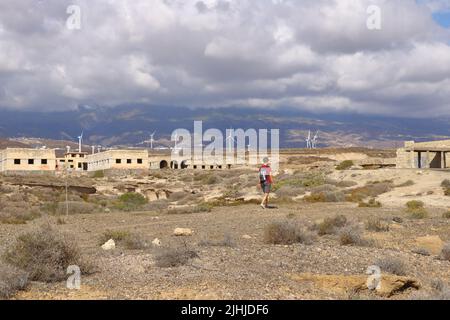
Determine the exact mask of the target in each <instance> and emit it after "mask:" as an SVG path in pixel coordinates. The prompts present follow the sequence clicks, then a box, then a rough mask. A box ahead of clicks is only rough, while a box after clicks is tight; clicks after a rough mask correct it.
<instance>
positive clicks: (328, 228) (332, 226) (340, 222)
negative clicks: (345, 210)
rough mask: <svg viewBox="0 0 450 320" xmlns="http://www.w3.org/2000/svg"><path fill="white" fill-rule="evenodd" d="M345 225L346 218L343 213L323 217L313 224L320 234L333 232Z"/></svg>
mask: <svg viewBox="0 0 450 320" xmlns="http://www.w3.org/2000/svg"><path fill="white" fill-rule="evenodd" d="M346 225H347V218H346V217H345V216H343V215H337V216H335V217H333V218H325V220H323V221H322V222H321V223H319V224H316V225H314V226H313V230H317V233H318V234H319V235H320V236H324V235H327V234H335V233H336V232H337V230H338V229H340V228H343V227H345V226H346Z"/></svg>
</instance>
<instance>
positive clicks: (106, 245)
mask: <svg viewBox="0 0 450 320" xmlns="http://www.w3.org/2000/svg"><path fill="white" fill-rule="evenodd" d="M115 248H116V243H115V242H114V240H113V239H109V240H108V241H106V242H105V243H104V244H103V245H102V249H103V250H106V251H108V250H114V249H115Z"/></svg>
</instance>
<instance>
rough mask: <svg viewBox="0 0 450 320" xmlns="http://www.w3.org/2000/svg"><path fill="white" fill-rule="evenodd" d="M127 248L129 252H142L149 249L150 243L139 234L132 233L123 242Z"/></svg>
mask: <svg viewBox="0 0 450 320" xmlns="http://www.w3.org/2000/svg"><path fill="white" fill-rule="evenodd" d="M123 244H124V246H125V248H127V249H129V250H142V249H145V248H147V247H148V242H147V240H146V239H145V237H143V236H142V235H141V234H139V233H135V232H133V233H131V234H130V235H129V236H128V237H126V238H125V239H124V240H123Z"/></svg>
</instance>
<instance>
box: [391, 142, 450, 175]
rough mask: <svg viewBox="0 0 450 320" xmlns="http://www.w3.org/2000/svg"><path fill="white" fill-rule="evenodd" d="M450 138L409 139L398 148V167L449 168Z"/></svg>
mask: <svg viewBox="0 0 450 320" xmlns="http://www.w3.org/2000/svg"><path fill="white" fill-rule="evenodd" d="M448 153H450V140H440V141H430V142H414V141H407V142H405V146H404V147H403V148H400V149H398V150H397V159H396V167H397V168H399V169H448V168H450V163H449V162H448V161H447V154H448Z"/></svg>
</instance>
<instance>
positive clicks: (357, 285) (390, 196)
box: [0, 150, 450, 299]
mask: <svg viewBox="0 0 450 320" xmlns="http://www.w3.org/2000/svg"><path fill="white" fill-rule="evenodd" d="M383 154H384V153H382V154H376V153H371V154H369V155H368V154H367V153H364V152H361V150H350V151H348V152H346V151H345V150H335V151H334V152H330V151H324V152H323V153H320V152H318V153H317V154H314V155H311V154H304V153H302V152H299V153H297V154H290V155H286V156H282V160H283V163H282V166H281V170H280V172H279V173H278V175H277V176H276V177H275V185H274V193H273V196H274V198H273V202H272V206H273V208H270V209H265V210H264V209H262V208H261V207H260V206H259V202H258V201H260V198H261V194H260V190H258V188H257V187H256V185H257V183H258V176H257V169H250V168H247V169H235V170H225V171H190V170H186V171H183V170H179V171H171V170H157V171H150V172H149V173H148V174H142V175H136V176H131V175H120V174H115V175H105V174H103V173H102V172H97V173H95V174H93V175H91V176H89V177H87V176H86V177H70V178H68V179H67V178H65V177H39V176H27V177H7V176H5V177H0V182H1V184H0V254H1V263H0V280H1V281H2V282H1V284H0V295H1V296H2V298H7V299H450V289H449V288H450V287H449V286H450V245H449V244H450V213H449V205H448V201H449V200H450V172H447V171H439V170H435V171H433V170H396V169H395V168H381V169H363V167H361V166H360V165H358V164H357V162H358V161H360V160H363V159H366V158H367V157H380V158H384V156H383ZM66 181H67V185H68V189H67V190H68V193H67V199H68V201H67V203H66V201H65V197H66V192H65V190H66V189H65V185H66ZM67 205H68V206H67ZM67 208H68V212H67ZM67 213H68V215H67ZM180 228H181V229H180ZM177 229H178V230H177ZM110 240H113V242H114V246H111V241H110ZM105 244H106V245H105ZM68 265H79V266H80V268H81V272H82V275H81V287H80V289H79V290H77V289H68V288H67V287H66V279H67V278H68V275H66V268H67V267H68ZM370 266H378V267H380V269H381V278H380V281H381V282H380V285H379V286H378V288H376V289H375V288H373V289H374V290H369V289H368V286H367V280H368V277H369V275H368V274H366V271H367V269H368V268H369V267H370Z"/></svg>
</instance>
